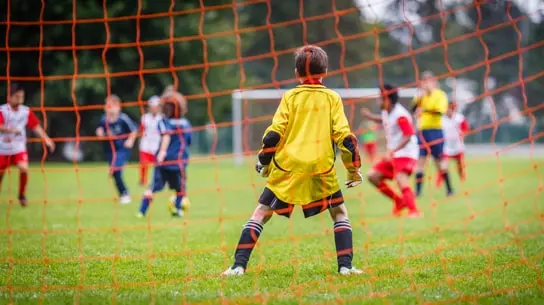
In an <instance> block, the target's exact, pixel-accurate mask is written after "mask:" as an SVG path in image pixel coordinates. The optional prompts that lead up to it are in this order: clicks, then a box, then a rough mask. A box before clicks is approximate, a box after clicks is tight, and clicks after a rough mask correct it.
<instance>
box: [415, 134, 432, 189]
mask: <svg viewBox="0 0 544 305" xmlns="http://www.w3.org/2000/svg"><path fill="white" fill-rule="evenodd" d="M425 136H426V133H425V132H424V131H422V132H420V133H419V134H418V137H417V139H418V144H419V159H418V160H417V165H416V186H415V189H416V196H418V197H419V196H420V195H421V189H422V188H423V180H424V178H425V174H424V173H425V165H426V163H427V155H428V154H429V152H430V151H431V148H430V146H429V144H428V143H427V141H426V139H425Z"/></svg>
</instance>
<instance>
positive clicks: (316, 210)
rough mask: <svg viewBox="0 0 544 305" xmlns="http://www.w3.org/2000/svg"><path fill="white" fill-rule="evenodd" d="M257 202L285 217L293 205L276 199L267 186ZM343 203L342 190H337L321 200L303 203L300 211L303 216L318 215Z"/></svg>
mask: <svg viewBox="0 0 544 305" xmlns="http://www.w3.org/2000/svg"><path fill="white" fill-rule="evenodd" d="M259 203H260V204H264V205H267V206H269V207H270V208H272V210H274V212H275V213H276V214H278V215H281V216H285V217H287V218H289V217H291V214H292V213H293V208H294V205H293V204H290V203H287V202H285V201H281V200H280V199H278V197H276V194H274V192H272V191H271V190H270V189H269V188H267V187H265V188H264V191H263V193H262V194H261V197H259ZM343 203H344V197H343V196H342V191H338V192H336V193H334V194H332V195H330V196H328V197H325V198H323V199H321V200H317V201H314V202H311V203H308V204H305V205H303V206H302V212H303V213H304V217H305V218H308V217H312V216H315V215H318V214H320V213H321V212H323V211H325V210H328V209H330V208H334V207H337V206H339V205H341V204H343Z"/></svg>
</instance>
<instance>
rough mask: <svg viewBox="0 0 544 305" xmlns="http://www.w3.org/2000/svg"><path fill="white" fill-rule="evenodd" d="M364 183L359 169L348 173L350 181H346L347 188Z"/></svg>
mask: <svg viewBox="0 0 544 305" xmlns="http://www.w3.org/2000/svg"><path fill="white" fill-rule="evenodd" d="M361 182H363V175H362V174H361V171H360V170H359V169H357V170H355V171H350V172H348V179H347V180H346V186H347V187H348V188H351V187H354V186H357V185H359V184H361Z"/></svg>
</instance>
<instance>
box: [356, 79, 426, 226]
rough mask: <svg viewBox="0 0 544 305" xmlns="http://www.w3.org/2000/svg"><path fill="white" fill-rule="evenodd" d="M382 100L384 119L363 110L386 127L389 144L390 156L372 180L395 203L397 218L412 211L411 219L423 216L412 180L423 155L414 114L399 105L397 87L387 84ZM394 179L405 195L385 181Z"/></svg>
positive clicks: (372, 171) (375, 170) (372, 174)
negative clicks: (418, 160)
mask: <svg viewBox="0 0 544 305" xmlns="http://www.w3.org/2000/svg"><path fill="white" fill-rule="evenodd" d="M381 98H382V104H381V109H382V113H381V116H380V115H377V114H372V113H370V112H369V111H368V110H367V109H363V110H362V114H363V115H364V116H365V117H366V118H368V119H370V120H373V121H375V122H376V123H380V124H382V126H383V127H384V129H385V139H386V141H387V154H386V156H385V157H384V158H383V159H382V160H381V161H379V162H378V163H376V164H375V165H374V167H372V169H370V172H369V173H368V179H369V180H370V182H371V183H372V184H373V185H375V186H376V187H377V188H378V190H379V191H380V192H381V193H382V194H384V195H385V196H387V197H389V198H391V200H393V203H394V205H393V215H394V216H400V215H401V212H402V210H404V209H408V216H409V217H420V216H421V213H420V212H419V210H418V209H417V206H416V200H415V194H414V192H413V190H412V188H411V187H410V181H409V178H410V176H411V175H412V172H413V171H414V169H415V166H416V163H417V158H418V156H419V146H418V144H417V138H416V136H415V129H414V126H413V122H412V115H411V114H410V112H408V110H407V109H406V108H404V106H402V105H401V104H400V103H398V99H399V96H398V93H397V88H394V87H393V86H391V85H384V86H383V89H382V90H381ZM392 179H395V181H396V182H397V185H398V186H399V189H400V190H401V192H402V195H398V194H397V193H395V191H394V190H393V189H391V187H390V186H389V185H387V184H386V183H385V180H392Z"/></svg>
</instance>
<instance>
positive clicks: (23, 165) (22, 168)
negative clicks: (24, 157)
mask: <svg viewBox="0 0 544 305" xmlns="http://www.w3.org/2000/svg"><path fill="white" fill-rule="evenodd" d="M17 167H18V168H19V171H20V172H21V173H26V172H28V163H19V164H17Z"/></svg>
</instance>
